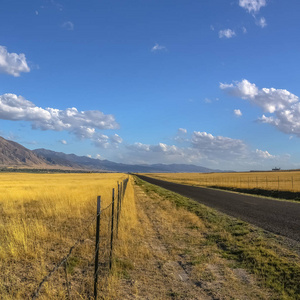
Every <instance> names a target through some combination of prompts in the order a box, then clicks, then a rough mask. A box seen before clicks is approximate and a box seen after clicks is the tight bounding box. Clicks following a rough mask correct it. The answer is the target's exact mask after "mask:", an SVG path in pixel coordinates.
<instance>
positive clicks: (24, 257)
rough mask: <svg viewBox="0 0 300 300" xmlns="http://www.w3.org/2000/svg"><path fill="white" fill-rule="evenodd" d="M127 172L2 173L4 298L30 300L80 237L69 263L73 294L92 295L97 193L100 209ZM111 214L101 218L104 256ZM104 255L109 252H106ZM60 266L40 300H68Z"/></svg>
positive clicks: (0, 285)
mask: <svg viewBox="0 0 300 300" xmlns="http://www.w3.org/2000/svg"><path fill="white" fill-rule="evenodd" d="M126 177H127V176H126V175H124V174H68V175H66V174H43V175H34V174H1V175H0V295H1V297H2V299H24V298H29V297H30V295H31V294H32V292H33V291H34V290H35V289H36V288H37V286H38V283H39V282H40V281H41V280H42V279H43V277H44V276H45V275H47V274H48V272H49V271H50V270H51V269H52V268H53V267H54V265H55V264H56V263H57V262H58V261H60V260H61V259H62V258H63V257H64V256H65V255H66V254H67V253H68V251H69V248H70V247H71V246H73V245H74V243H75V242H76V241H77V240H78V239H80V240H81V243H80V244H79V245H78V247H76V249H74V251H73V253H72V255H71V257H70V259H69V260H68V266H67V270H68V276H69V277H70V282H71V288H72V291H74V292H73V293H74V296H75V295H77V296H76V297H80V295H88V294H89V293H91V292H92V291H93V289H92V286H93V282H92V279H91V278H92V276H93V253H94V248H95V242H94V235H95V222H93V224H92V226H90V227H89V229H87V230H85V228H86V226H87V225H88V223H89V222H90V220H91V219H92V218H94V217H95V214H96V198H97V195H101V196H102V207H103V208H104V207H105V206H106V205H108V204H109V203H110V202H111V190H112V188H116V185H117V181H121V180H122V179H124V178H126ZM108 221H109V211H106V212H105V213H104V214H103V215H102V223H103V227H102V230H101V238H102V239H103V243H102V252H105V251H106V250H105V249H107V247H105V243H107V241H108V234H109V232H108ZM103 254H105V253H103ZM63 271H64V270H63V268H61V269H60V270H59V271H58V272H56V273H55V274H54V275H53V276H52V277H51V278H50V280H49V281H47V282H46V284H45V285H44V287H43V289H42V292H41V294H40V298H41V299H64V297H65V296H66V283H65V273H64V272H63Z"/></svg>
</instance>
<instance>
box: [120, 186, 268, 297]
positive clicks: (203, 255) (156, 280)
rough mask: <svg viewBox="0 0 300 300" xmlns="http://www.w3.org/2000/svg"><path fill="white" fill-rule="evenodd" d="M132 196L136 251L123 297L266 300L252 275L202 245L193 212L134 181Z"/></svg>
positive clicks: (201, 229)
mask: <svg viewBox="0 0 300 300" xmlns="http://www.w3.org/2000/svg"><path fill="white" fill-rule="evenodd" d="M135 197H136V206H137V210H138V215H139V220H138V223H139V224H138V228H139V230H138V231H137V232H135V234H136V243H137V244H136V247H137V248H139V255H136V257H135V258H134V268H132V270H130V271H129V272H128V276H127V277H128V278H126V279H124V280H123V282H122V285H121V290H122V292H121V294H120V297H121V299H151V300H152V299H199V300H201V299H204V300H206V299H268V296H267V292H265V291H261V290H260V288H259V287H258V284H257V283H256V282H255V280H254V278H252V276H251V275H250V274H248V273H247V272H246V271H245V270H243V269H238V268H236V269H232V268H231V266H230V264H232V263H231V262H228V261H227V260H225V259H223V258H222V257H220V256H219V255H218V254H217V253H215V252H216V251H212V249H211V248H210V245H205V244H204V243H205V239H204V238H203V234H205V227H204V225H203V224H202V222H201V220H200V219H199V218H198V217H197V216H195V215H194V214H192V213H190V212H187V211H185V210H178V209H176V208H175V207H174V205H173V204H171V203H170V202H169V201H167V200H163V199H160V198H159V197H158V196H157V195H156V194H155V195H152V196H151V197H149V196H148V195H146V194H145V193H144V191H143V190H142V189H141V188H140V187H138V186H135Z"/></svg>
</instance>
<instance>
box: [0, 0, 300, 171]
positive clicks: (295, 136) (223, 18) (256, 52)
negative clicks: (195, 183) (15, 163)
mask: <svg viewBox="0 0 300 300" xmlns="http://www.w3.org/2000/svg"><path fill="white" fill-rule="evenodd" d="M299 10H300V2H299V1H297V0H289V1H283V0H231V1H226V0H210V1H199V0H197V1H195V0H188V1H187V0H185V1H183V0H182V1H179V0H172V1H163V0H151V1H150V0H132V1H131V0H128V1H124V0H120V1H118V0H116V1H108V0H107V1H101V0H98V1H95V0H91V1H82V0H72V1H62V0H61V1H60V0H58V1H56V0H32V1H16V0H3V1H2V3H1V11H0V37H1V40H0V80H1V85H0V130H1V131H0V134H1V135H2V136H3V137H5V138H8V139H12V140H15V141H16V142H19V143H21V144H22V145H24V146H25V147H28V148H30V149H36V148H46V149H51V150H54V151H62V152H65V153H75V154H77V155H89V156H91V157H93V158H100V159H109V160H113V161H116V162H123V163H192V164H196V165H202V166H205V167H209V168H218V169H233V170H250V169H270V168H273V167H275V166H278V167H281V168H285V169H287V168H299V167H300V153H299V138H300V102H299V98H298V97H299V95H300V86H299V72H300V71H299V70H300V66H299V64H300V59H299V58H300V57H299V56H300V36H299V29H300V18H299V17H298V12H299Z"/></svg>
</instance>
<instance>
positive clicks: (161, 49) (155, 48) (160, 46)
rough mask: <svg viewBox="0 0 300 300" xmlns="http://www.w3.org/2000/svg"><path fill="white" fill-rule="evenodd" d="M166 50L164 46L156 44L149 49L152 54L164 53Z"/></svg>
mask: <svg viewBox="0 0 300 300" xmlns="http://www.w3.org/2000/svg"><path fill="white" fill-rule="evenodd" d="M166 50H167V48H166V47H165V46H162V45H159V44H157V43H156V44H155V45H154V46H153V47H152V49H151V51H152V52H157V51H166Z"/></svg>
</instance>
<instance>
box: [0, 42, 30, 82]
mask: <svg viewBox="0 0 300 300" xmlns="http://www.w3.org/2000/svg"><path fill="white" fill-rule="evenodd" d="M29 71H30V68H29V67H28V65H27V62H26V57H25V54H23V53H20V54H17V53H9V52H7V50H6V47H4V46H0V72H1V73H6V74H9V75H12V76H15V77H18V76H20V74H21V73H22V72H25V73H26V72H29Z"/></svg>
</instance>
